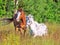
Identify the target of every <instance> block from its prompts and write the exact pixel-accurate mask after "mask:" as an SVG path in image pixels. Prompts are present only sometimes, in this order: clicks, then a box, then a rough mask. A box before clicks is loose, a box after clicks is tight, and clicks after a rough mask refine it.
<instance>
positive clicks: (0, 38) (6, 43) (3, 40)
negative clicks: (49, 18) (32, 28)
mask: <svg viewBox="0 0 60 45" xmlns="http://www.w3.org/2000/svg"><path fill="white" fill-rule="evenodd" d="M46 25H47V26H48V34H49V35H48V36H43V37H36V38H33V37H32V36H30V35H29V33H28V31H27V33H26V37H21V36H20V34H19V33H17V34H15V30H14V26H13V24H12V23H11V24H9V25H5V26H0V45H60V25H59V24H50V23H46Z"/></svg>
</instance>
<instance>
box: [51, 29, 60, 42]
mask: <svg viewBox="0 0 60 45" xmlns="http://www.w3.org/2000/svg"><path fill="white" fill-rule="evenodd" d="M52 38H53V39H54V40H55V41H60V30H56V31H55V32H54V33H53V35H52Z"/></svg>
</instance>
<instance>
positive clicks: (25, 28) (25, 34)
mask: <svg viewBox="0 0 60 45" xmlns="http://www.w3.org/2000/svg"><path fill="white" fill-rule="evenodd" d="M25 35H26V28H24V36H25Z"/></svg>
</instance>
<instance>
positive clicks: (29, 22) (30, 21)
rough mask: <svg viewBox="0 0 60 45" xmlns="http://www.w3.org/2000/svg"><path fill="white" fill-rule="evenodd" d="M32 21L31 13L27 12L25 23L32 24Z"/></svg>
mask: <svg viewBox="0 0 60 45" xmlns="http://www.w3.org/2000/svg"><path fill="white" fill-rule="evenodd" d="M33 21H34V19H33V16H32V15H31V14H29V15H28V16H27V25H30V24H32V23H33Z"/></svg>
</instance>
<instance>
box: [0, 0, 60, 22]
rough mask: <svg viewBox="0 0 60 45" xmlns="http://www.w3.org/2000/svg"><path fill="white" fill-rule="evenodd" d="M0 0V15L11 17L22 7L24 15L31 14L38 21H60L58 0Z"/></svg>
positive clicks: (59, 3) (59, 0) (59, 1)
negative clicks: (16, 2)
mask: <svg viewBox="0 0 60 45" xmlns="http://www.w3.org/2000/svg"><path fill="white" fill-rule="evenodd" d="M16 1H18V4H17V5H16V7H15V2H14V0H0V17H3V16H7V17H12V16H13V14H14V10H15V9H18V7H22V8H23V9H24V11H25V12H26V15H28V14H32V15H33V16H34V19H35V20H36V21H38V22H51V23H60V0H16Z"/></svg>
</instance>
